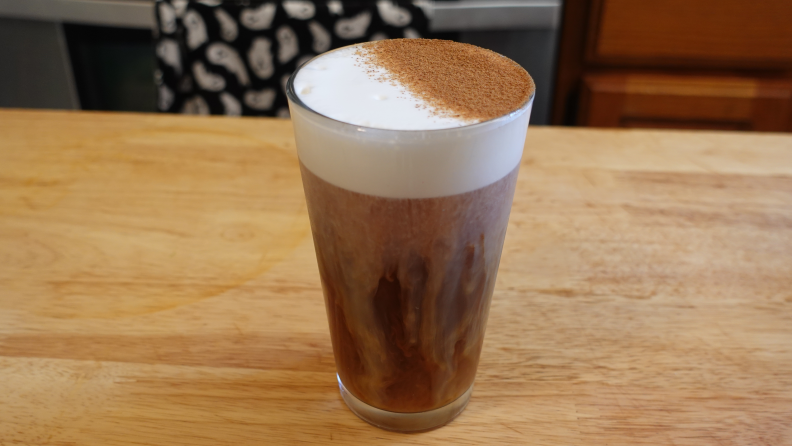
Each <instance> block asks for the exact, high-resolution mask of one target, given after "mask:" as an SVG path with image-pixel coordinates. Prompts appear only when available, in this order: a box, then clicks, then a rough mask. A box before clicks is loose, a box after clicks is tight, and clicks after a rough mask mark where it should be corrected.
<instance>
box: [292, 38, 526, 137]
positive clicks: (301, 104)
mask: <svg viewBox="0 0 792 446" xmlns="http://www.w3.org/2000/svg"><path fill="white" fill-rule="evenodd" d="M364 43H367V42H362V43H353V44H351V45H345V46H342V47H339V48H335V49H332V50H330V51H325V52H324V53H322V54H317V55H316V56H314V57H312V58H310V59H309V60H307V61H306V62H304V63H303V64H302V65H300V66H299V67H297V69H296V70H294V73H292V74H291V76H289V80H288V81H287V82H286V97H287V98H288V100H289V102H291V103H293V104H295V105H297V106H299V107H300V108H302V109H303V110H306V111H307V112H309V113H311V114H312V115H314V116H318V117H321V118H324V119H327V120H330V121H333V122H336V123H338V124H343V125H347V126H352V127H357V128H361V129H367V130H374V131H385V132H424V133H426V132H429V133H432V132H447V131H449V130H462V129H475V128H479V127H484V126H486V125H490V124H493V123H496V122H499V121H508V120H509V119H510V118H513V117H514V116H515V115H517V114H520V113H522V112H525V111H526V110H527V109H528V107H530V105H531V104H532V103H533V100H534V97H535V96H536V87H534V90H533V91H532V92H531V95H530V96H529V97H528V99H527V100H526V101H525V102H524V103H523V104H522V105H520V106H519V107H518V108H516V109H514V110H512V111H510V112H509V113H507V114H505V115H501V116H498V117H497V118H492V119H488V120H486V121H481V122H476V123H473V124H468V125H462V126H459V127H447V128H441V129H383V128H379V127H370V126H365V125H358V124H352V123H349V122H346V121H341V120H339V119H335V118H331V117H330V116H327V115H324V114H322V113H319V112H318V111H316V110H314V109H312V108H311V107H309V106H308V105H307V104H305V103H304V102H303V101H302V100H301V99H300V97H299V96H297V93H296V92H295V91H294V80H295V79H296V78H297V74H298V73H299V72H300V70H302V68H303V67H305V66H307V65H308V64H310V63H311V62H313V61H314V60H316V59H318V58H320V57H322V56H325V55H327V54H329V53H333V52H335V51H339V50H343V49H345V48H349V47H353V46H359V45H363V44H364ZM500 56H501V57H506V56H503V55H502V54H501V55H500ZM509 60H511V59H509ZM515 63H516V62H515ZM520 68H522V66H521V67H520ZM523 70H525V68H523ZM525 72H526V73H528V70H525ZM528 76H531V74H530V73H528ZM532 79H533V78H532Z"/></svg>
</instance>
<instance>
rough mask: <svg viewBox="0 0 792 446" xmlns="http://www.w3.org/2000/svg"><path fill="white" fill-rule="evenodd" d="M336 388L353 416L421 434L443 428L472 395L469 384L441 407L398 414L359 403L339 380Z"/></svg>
mask: <svg viewBox="0 0 792 446" xmlns="http://www.w3.org/2000/svg"><path fill="white" fill-rule="evenodd" d="M336 377H338V375H336ZM338 387H339V388H340V389H341V398H343V399H344V402H345V403H346V405H347V406H348V407H349V409H350V410H351V411H352V412H353V413H354V414H355V415H357V416H358V417H360V418H361V419H362V420H363V421H366V422H368V423H370V424H373V425H374V426H377V427H379V428H382V429H386V430H389V431H395V432H421V431H428V430H431V429H435V428H438V427H440V426H444V425H446V424H448V423H449V422H451V420H453V419H454V418H456V417H457V415H459V414H460V413H462V411H463V410H465V407H466V406H467V403H468V401H470V394H471V393H473V385H472V384H471V385H470V387H469V388H468V389H467V390H466V391H465V393H463V394H462V396H460V397H459V398H457V399H455V400H454V401H452V402H450V403H448V404H446V405H445V406H443V407H440V408H437V409H434V410H427V411H426V412H415V413H400V412H388V411H387V410H382V409H377V408H376V407H374V406H369V405H368V404H366V403H364V402H363V401H360V400H359V399H357V397H355V395H352V394H351V393H349V391H348V390H347V389H346V387H344V383H342V382H341V378H338Z"/></svg>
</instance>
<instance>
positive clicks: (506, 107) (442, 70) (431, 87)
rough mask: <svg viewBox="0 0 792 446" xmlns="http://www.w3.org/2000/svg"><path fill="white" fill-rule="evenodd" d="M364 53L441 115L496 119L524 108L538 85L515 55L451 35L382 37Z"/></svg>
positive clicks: (366, 60) (367, 59)
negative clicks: (438, 37) (456, 39)
mask: <svg viewBox="0 0 792 446" xmlns="http://www.w3.org/2000/svg"><path fill="white" fill-rule="evenodd" d="M358 55H359V56H360V57H361V58H362V59H363V62H364V63H367V64H369V65H372V66H377V67H382V68H384V69H385V70H387V71H388V73H389V75H390V77H391V80H395V81H397V82H399V83H400V84H402V85H404V87H405V88H406V89H407V90H409V91H410V92H411V93H412V94H414V95H415V96H417V97H418V98H420V99H422V100H423V101H425V102H426V103H427V104H428V105H430V106H431V107H433V108H435V109H436V111H437V113H438V114H439V115H441V116H448V117H456V118H460V119H464V120H468V121H487V120H490V119H494V118H497V117H499V116H503V115H505V114H507V113H509V112H512V111H514V110H517V109H518V108H520V107H521V106H522V105H524V104H525V103H526V102H527V101H528V99H529V98H530V97H531V95H532V94H533V93H534V90H535V88H536V87H535V86H534V82H533V79H531V76H530V75H528V73H527V72H526V71H525V70H524V69H523V68H522V67H521V66H519V65H518V64H517V63H516V62H514V61H512V60H511V59H508V58H506V57H504V56H501V55H500V54H498V53H495V52H493V51H490V50H485V49H483V48H479V47H477V46H473V45H468V44H465V43H458V42H453V41H450V40H430V39H393V40H379V41H376V42H369V43H365V44H363V45H361V47H360V50H359V51H358Z"/></svg>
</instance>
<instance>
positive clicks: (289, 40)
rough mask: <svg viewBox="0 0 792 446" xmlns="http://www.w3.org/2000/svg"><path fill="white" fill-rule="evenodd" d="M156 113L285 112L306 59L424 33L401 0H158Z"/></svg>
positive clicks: (423, 24)
mask: <svg viewBox="0 0 792 446" xmlns="http://www.w3.org/2000/svg"><path fill="white" fill-rule="evenodd" d="M155 11H156V17H157V29H156V33H155V35H156V40H157V42H156V53H157V62H158V69H157V73H156V81H157V87H158V92H159V95H158V96H159V97H158V107H159V109H160V110H161V111H165V112H174V113H188V114H225V115H231V116H236V115H252V116H284V117H285V116H288V114H289V109H288V103H287V101H286V95H285V93H284V88H285V86H286V81H287V80H288V79H289V76H291V74H292V73H293V72H294V70H296V69H297V67H299V66H300V65H301V64H303V63H305V62H306V61H308V60H309V59H311V58H312V57H314V56H316V55H318V54H320V53H323V52H325V51H328V50H331V49H333V48H338V47H342V46H345V45H350V44H354V43H360V42H365V41H370V40H379V39H388V38H400V37H407V38H416V37H421V36H425V35H427V30H428V21H427V18H426V16H425V15H424V13H423V10H421V8H419V7H417V6H415V5H413V4H412V2H409V1H392V0H373V1H360V0H358V1H349V0H329V1H328V0H280V1H272V0H269V1H267V0H259V1H256V0H158V1H157V2H156V7H155Z"/></svg>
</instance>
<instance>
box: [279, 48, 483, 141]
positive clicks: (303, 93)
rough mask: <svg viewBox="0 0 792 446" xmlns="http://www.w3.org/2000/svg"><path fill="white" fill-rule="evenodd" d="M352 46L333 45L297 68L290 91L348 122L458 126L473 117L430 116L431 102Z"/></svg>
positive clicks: (405, 127) (425, 127) (377, 125)
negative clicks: (392, 78)
mask: <svg viewBox="0 0 792 446" xmlns="http://www.w3.org/2000/svg"><path fill="white" fill-rule="evenodd" d="M356 51H357V47H356V46H351V47H345V48H341V49H339V50H336V51H331V52H329V53H327V54H325V55H323V56H322V57H319V58H316V59H313V60H312V61H311V62H309V63H308V64H307V65H305V66H303V67H302V68H300V71H299V72H298V73H297V76H296V77H295V78H294V91H295V92H296V93H297V96H298V97H299V98H300V100H302V101H303V103H304V104H305V105H307V106H308V107H310V108H311V109H313V110H315V111H317V112H319V113H321V114H323V115H325V116H329V117H331V118H333V119H338V120H339V121H344V122H348V123H350V124H355V125H362V126H366V127H374V128H378V129H391V130H432V129H447V128H452V127H461V126H463V125H466V124H472V123H474V122H475V121H465V120H462V119H457V118H449V117H439V116H434V114H433V113H432V111H433V110H434V109H433V108H432V107H430V106H428V105H426V103H425V102H424V101H422V100H420V99H419V98H417V97H415V96H414V95H413V94H412V93H410V92H409V91H407V90H406V89H405V88H404V87H403V86H401V85H399V84H396V83H391V82H383V81H381V80H378V79H379V78H381V77H382V76H387V71H386V70H384V69H382V68H379V69H377V68H373V67H372V66H371V65H366V64H364V63H363V62H362V60H361V59H360V57H359V56H357V55H355V52H356Z"/></svg>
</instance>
